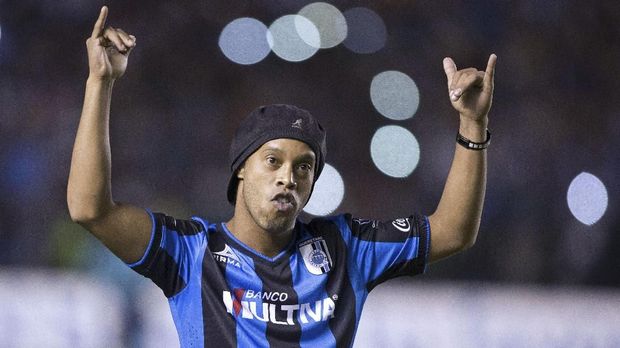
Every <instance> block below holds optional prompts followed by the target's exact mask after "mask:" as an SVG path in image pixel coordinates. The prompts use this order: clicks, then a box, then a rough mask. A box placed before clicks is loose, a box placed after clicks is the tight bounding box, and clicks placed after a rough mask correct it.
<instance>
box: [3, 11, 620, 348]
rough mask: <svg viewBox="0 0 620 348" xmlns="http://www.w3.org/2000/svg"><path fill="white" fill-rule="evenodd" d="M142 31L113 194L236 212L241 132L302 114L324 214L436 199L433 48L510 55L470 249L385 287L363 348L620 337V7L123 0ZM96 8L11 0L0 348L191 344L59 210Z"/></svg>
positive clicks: (441, 163)
mask: <svg viewBox="0 0 620 348" xmlns="http://www.w3.org/2000/svg"><path fill="white" fill-rule="evenodd" d="M106 4H107V5H108V6H109V7H110V16H109V18H108V24H109V25H111V26H114V27H120V28H123V29H125V30H126V31H127V32H129V33H131V34H133V35H135V36H136V37H137V43H138V45H137V48H136V49H135V50H134V52H133V53H132V55H131V57H130V60H129V67H128V69H127V72H126V74H125V76H124V77H123V78H122V79H121V80H120V81H118V82H117V83H116V86H115V91H114V98H113V102H112V117H111V119H112V121H111V138H112V139H111V141H112V156H113V188H114V196H115V199H117V200H121V201H130V202H132V203H134V204H137V205H140V206H144V207H148V208H150V209H152V210H154V211H163V212H166V213H168V214H170V215H173V216H177V217H181V218H185V217H189V216H191V215H201V216H205V217H207V218H208V219H210V220H212V221H220V220H224V219H227V218H229V217H230V216H231V213H232V207H231V206H229V205H228V203H227V202H226V198H225V197H226V196H225V188H226V183H227V178H228V175H229V171H228V169H227V155H228V147H229V144H230V140H231V138H232V134H233V131H234V129H235V127H236V125H237V124H238V122H239V121H240V119H241V118H243V117H244V116H245V115H246V114H247V113H248V112H249V111H251V110H252V109H253V108H255V107H256V106H258V105H263V104H269V103H291V104H296V105H299V106H301V107H303V108H306V109H308V110H310V111H311V112H312V113H313V114H315V115H316V116H317V117H318V118H319V119H320V120H321V122H322V123H323V125H324V126H325V128H326V129H327V131H328V155H327V163H328V164H329V167H328V168H329V170H328V171H326V173H327V174H329V175H325V176H324V178H322V180H323V182H321V184H320V185H318V184H317V193H316V194H315V197H313V200H312V202H311V204H310V205H309V207H308V211H309V214H307V215H306V216H305V217H304V218H309V217H311V215H310V214H314V215H321V214H326V213H330V212H336V213H339V212H352V213H354V214H355V215H356V216H360V217H369V218H370V217H372V218H380V219H387V218H392V217H397V216H403V215H407V214H409V213H411V212H413V211H420V212H422V213H427V214H430V213H431V212H432V211H433V209H434V207H435V205H436V204H437V202H438V200H439V197H440V195H441V191H442V188H443V184H444V180H445V177H446V175H447V172H448V168H449V165H450V161H451V157H452V153H453V150H454V146H455V145H454V136H455V132H456V130H457V124H458V118H457V116H456V114H455V112H454V111H453V110H452V109H451V106H450V105H449V102H448V97H447V92H446V86H445V76H444V73H443V70H442V64H441V62H442V58H443V57H445V56H451V57H453V58H454V59H455V61H456V63H457V65H458V66H459V67H467V66H475V67H478V68H480V69H482V68H484V66H485V65H486V61H487V58H488V56H489V54H490V53H496V54H497V55H498V56H499V60H498V65H497V72H496V92H495V100H494V105H493V108H492V112H491V115H490V125H489V127H490V129H491V131H492V132H493V144H492V145H491V147H490V149H489V155H488V156H489V178H488V190H487V197H486V204H485V210H484V214H483V219H482V226H481V228H480V233H479V237H478V241H477V244H476V245H475V247H474V248H473V249H471V250H469V251H467V252H465V253H463V254H461V255H458V256H455V257H452V258H450V259H448V260H445V261H443V262H440V263H438V264H435V265H433V266H431V267H430V269H429V272H428V273H427V274H426V275H424V276H421V277H418V278H413V279H399V280H394V281H392V282H389V283H386V284H384V285H382V286H380V287H379V288H377V289H376V290H375V291H374V292H373V294H371V296H370V299H369V302H368V305H367V307H366V309H365V312H364V315H363V317H362V323H361V325H360V328H359V330H358V337H357V341H356V347H377V346H381V345H383V346H389V347H428V346H437V347H618V346H620V310H619V309H620V233H618V232H620V231H619V228H620V212H619V210H618V209H619V208H618V196H619V194H620V185H619V183H620V176H619V174H618V173H620V152H619V150H620V117H619V116H620V103H619V102H618V100H620V83H619V82H618V81H619V77H620V25H618V22H619V21H620V3H618V2H617V1H611V0H609V1H597V2H578V1H559V0H550V1H534V0H529V1H528V0H518V1H510V2H509V1H462V2H458V1H381V2H374V1H334V2H330V4H331V5H326V4H324V3H315V2H312V1H297V0H290V1H282V0H278V1H264V2H256V1H230V2H227V1H217V2H216V1H174V2H172V1H160V0H156V1H150V2H148V3H146V2H128V1H118V0H113V1H109V2H108V3H106ZM101 5H103V3H100V2H94V1H76V0H72V1H61V2H58V1H50V0H44V1H32V0H22V1H0V79H1V81H0V134H1V136H0V169H1V174H0V226H1V228H0V248H1V249H0V347H41V346H45V347H67V346H74V347H174V346H178V341H177V339H176V333H175V332H174V328H173V326H172V321H171V318H170V314H169V312H168V309H167V304H166V301H165V298H164V297H163V294H162V293H161V291H159V290H158V289H157V288H156V287H155V286H154V285H153V284H152V283H150V281H148V280H146V279H143V278H141V277H140V276H138V275H136V274H134V273H132V272H131V271H130V270H129V269H127V268H126V267H125V266H124V265H123V264H122V263H121V262H120V261H119V260H117V259H116V258H115V257H113V256H112V255H111V254H110V253H109V252H108V251H107V250H105V249H103V248H102V246H101V245H100V244H99V243H98V242H97V241H96V240H94V239H93V238H92V237H91V236H90V235H89V234H88V233H87V232H86V231H84V230H83V229H82V228H80V227H79V226H77V225H76V224H74V223H72V222H71V220H70V218H69V216H68V212H67V208H66V203H65V190H66V181H67V176H68V172H69V163H70V156H71V149H72V145H73V140H74V137H75V132H76V129H77V124H78V120H79V116H80V110H81V103H82V100H83V91H84V85H85V80H86V77H87V73H88V70H87V59H86V49H85V44H84V42H85V40H86V38H87V36H88V35H89V34H90V32H91V30H92V25H93V23H94V21H95V19H96V17H97V14H98V11H99V8H100V6H101Z"/></svg>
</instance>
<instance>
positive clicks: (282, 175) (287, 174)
mask: <svg viewBox="0 0 620 348" xmlns="http://www.w3.org/2000/svg"><path fill="white" fill-rule="evenodd" d="M277 181H278V186H281V185H282V186H284V187H285V188H287V189H289V190H292V189H294V188H296V187H297V180H296V179H295V173H294V171H293V166H291V165H283V166H281V167H280V170H278V180H277Z"/></svg>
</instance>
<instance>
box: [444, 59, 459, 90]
mask: <svg viewBox="0 0 620 348" xmlns="http://www.w3.org/2000/svg"><path fill="white" fill-rule="evenodd" d="M443 71H444V72H445V73H446V77H447V79H448V87H449V86H450V85H451V84H452V78H453V77H454V74H455V73H456V64H455V63H454V60H452V58H450V57H446V58H444V59H443Z"/></svg>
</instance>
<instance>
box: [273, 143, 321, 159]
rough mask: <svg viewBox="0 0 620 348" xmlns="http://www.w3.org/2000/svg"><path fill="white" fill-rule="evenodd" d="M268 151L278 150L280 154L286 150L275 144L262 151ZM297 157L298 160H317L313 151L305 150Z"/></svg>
mask: <svg viewBox="0 0 620 348" xmlns="http://www.w3.org/2000/svg"><path fill="white" fill-rule="evenodd" d="M268 151H273V152H277V153H280V154H282V153H284V152H285V151H284V150H282V149H281V148H279V147H274V146H267V147H266V148H264V149H263V151H262V152H268ZM295 159H296V160H300V159H301V160H305V161H310V160H313V161H315V160H316V156H315V155H314V152H313V151H309V152H305V153H303V154H301V155H299V156H297V157H296V158H295Z"/></svg>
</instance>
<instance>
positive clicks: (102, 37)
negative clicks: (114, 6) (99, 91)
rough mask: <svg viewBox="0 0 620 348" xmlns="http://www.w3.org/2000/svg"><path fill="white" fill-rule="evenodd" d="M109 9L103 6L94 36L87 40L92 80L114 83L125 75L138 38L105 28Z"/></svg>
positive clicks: (121, 31) (119, 30)
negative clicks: (128, 60) (130, 54)
mask: <svg viewBox="0 0 620 348" xmlns="http://www.w3.org/2000/svg"><path fill="white" fill-rule="evenodd" d="M107 17H108V7H107V6H103V7H102V8H101V12H100V13H99V18H98V19H97V22H96V23H95V27H94V28H93V33H92V35H91V36H90V37H89V38H88V40H86V48H87V50H88V66H89V70H90V78H95V79H99V80H110V81H114V80H116V79H117V78H119V77H121V76H122V75H123V73H125V69H126V68H127V58H128V57H129V53H130V52H131V50H132V49H133V48H134V47H135V46H136V37H135V36H133V35H129V34H127V33H125V32H124V31H123V30H122V29H118V28H117V29H114V28H112V27H107V28H105V21H106V18H107Z"/></svg>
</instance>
